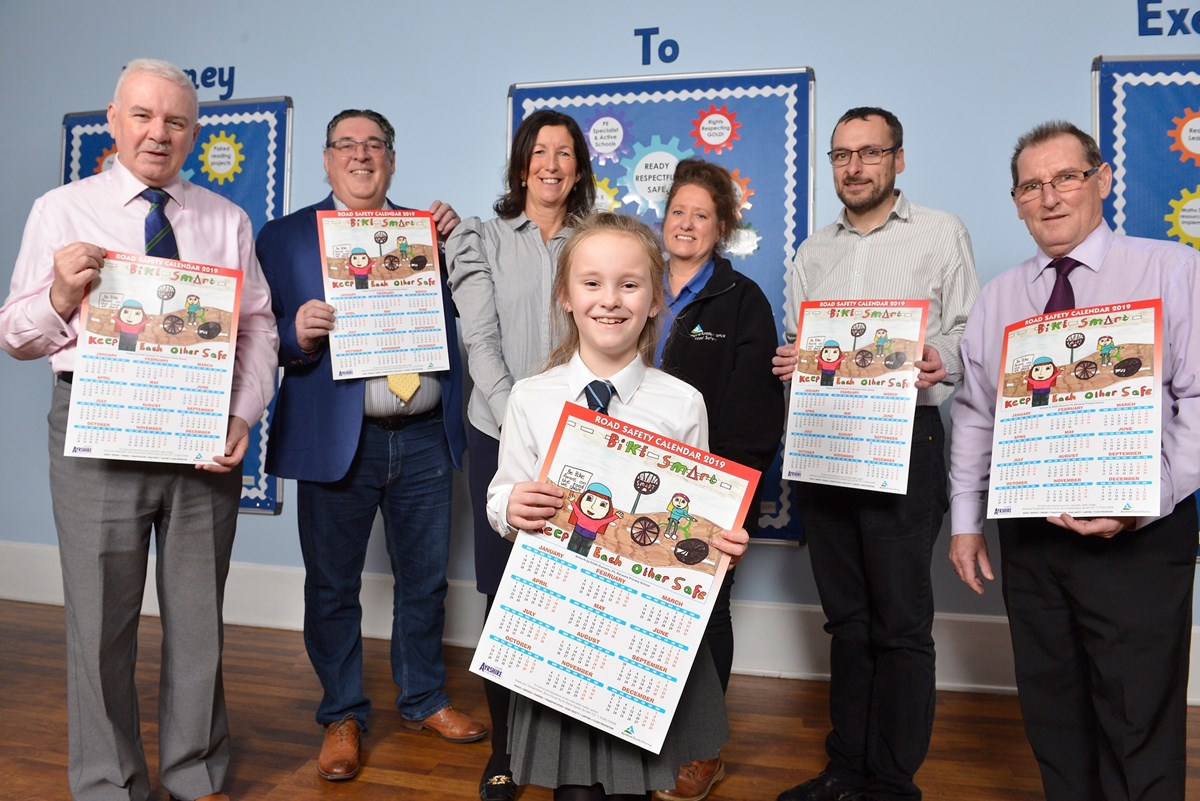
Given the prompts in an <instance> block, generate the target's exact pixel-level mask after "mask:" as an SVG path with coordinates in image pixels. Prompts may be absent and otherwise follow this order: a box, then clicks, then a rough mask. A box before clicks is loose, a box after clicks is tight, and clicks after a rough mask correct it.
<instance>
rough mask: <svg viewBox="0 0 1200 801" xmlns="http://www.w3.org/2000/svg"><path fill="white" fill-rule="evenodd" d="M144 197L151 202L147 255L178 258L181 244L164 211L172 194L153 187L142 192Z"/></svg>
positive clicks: (148, 217) (147, 223)
mask: <svg viewBox="0 0 1200 801" xmlns="http://www.w3.org/2000/svg"><path fill="white" fill-rule="evenodd" d="M142 197H144V198H145V199H146V200H148V201H149V202H150V211H149V212H148V213H147V214H146V255H147V256H157V257H159V258H162V259H178V258H179V245H177V244H175V231H174V230H172V228H171V221H170V220H168V219H167V213H166V211H164V207H165V206H166V205H167V200H168V199H169V198H170V195H168V194H167V193H166V192H164V191H162V190H161V189H154V188H153V187H151V188H148V189H146V190H145V191H144V192H142Z"/></svg>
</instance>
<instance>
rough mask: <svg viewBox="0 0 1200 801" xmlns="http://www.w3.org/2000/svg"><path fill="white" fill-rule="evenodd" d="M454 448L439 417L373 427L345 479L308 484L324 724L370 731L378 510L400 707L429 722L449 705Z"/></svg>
mask: <svg viewBox="0 0 1200 801" xmlns="http://www.w3.org/2000/svg"><path fill="white" fill-rule="evenodd" d="M451 470H452V467H451V463H450V450H449V447H448V446H447V444H446V434H445V429H444V427H443V423H442V418H441V416H440V415H436V416H434V417H432V418H430V419H428V420H423V421H421V422H417V423H413V424H412V425H410V426H407V427H405V428H402V429H398V430H394V431H386V430H384V429H382V428H379V427H378V426H376V425H375V424H373V423H371V422H364V423H363V427H362V433H361V434H360V436H359V441H358V453H357V454H356V455H355V457H354V461H353V462H352V463H351V465H350V469H349V470H348V471H347V473H346V475H345V476H344V477H343V478H342V479H341V480H339V481H335V482H330V483H321V482H313V481H300V482H298V484H299V487H298V493H297V494H298V503H297V512H298V516H299V519H300V521H299V522H300V550H301V552H302V553H303V554H304V568H305V578H304V644H305V647H306V648H307V649H308V658H309V660H310V661H311V662H312V665H313V669H314V670H315V671H316V673H317V678H318V679H320V681H321V687H322V688H323V689H324V691H325V694H324V697H323V698H322V699H321V705H320V707H318V709H317V722H318V723H320V724H321V725H328V724H330V723H332V722H334V721H337V720H340V719H342V718H344V717H346V716H347V715H349V716H352V717H353V718H355V719H356V720H357V721H358V723H359V725H360V726H362V727H363V728H364V730H365V728H366V726H367V717H368V715H369V714H370V712H371V702H370V700H369V699H368V698H367V697H366V696H365V695H364V694H363V687H362V627H361V623H362V606H361V605H360V604H359V599H358V595H359V590H360V589H361V587H362V570H363V562H364V560H365V558H366V552H367V542H368V540H369V539H370V536H371V528H372V526H373V525H374V522H375V513H376V510H378V511H379V512H381V513H382V515H383V530H384V537H385V541H386V543H387V552H388V557H389V559H390V561H391V567H392V576H393V578H394V579H395V586H394V588H393V591H392V652H391V656H392V679H393V681H395V682H396V686H398V687H399V688H400V694H399V696H398V697H397V698H396V706H397V707H399V709H400V714H401V715H403V716H404V717H405V718H408V719H409V720H422V719H424V718H426V717H428V716H430V715H432V714H433V713H435V712H437V711H438V710H440V709H442V708H444V707H446V706H449V705H450V699H449V698H447V696H446V692H445V685H446V666H445V663H444V661H443V659H442V629H443V625H444V623H445V599H446V563H447V560H448V558H449V543H450V489H451V481H452V473H451Z"/></svg>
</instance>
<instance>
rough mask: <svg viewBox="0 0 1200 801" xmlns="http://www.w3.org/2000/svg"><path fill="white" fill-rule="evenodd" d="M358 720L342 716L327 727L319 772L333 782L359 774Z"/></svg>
mask: <svg viewBox="0 0 1200 801" xmlns="http://www.w3.org/2000/svg"><path fill="white" fill-rule="evenodd" d="M358 740H359V738H358V721H357V720H355V719H354V718H342V719H341V720H338V721H334V722H333V723H330V724H329V725H328V726H326V727H325V739H324V740H322V741H321V755H320V756H319V757H317V773H319V774H321V778H323V779H328V780H329V781H331V782H341V781H345V780H346V779H353V778H354V777H355V776H357V775H358V768H359V759H358V755H359V747H358Z"/></svg>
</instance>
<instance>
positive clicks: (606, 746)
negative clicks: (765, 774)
mask: <svg viewBox="0 0 1200 801" xmlns="http://www.w3.org/2000/svg"><path fill="white" fill-rule="evenodd" d="M728 739H729V720H728V718H727V717H726V714H725V696H724V695H723V694H722V692H721V682H720V680H719V679H718V678H717V670H716V668H715V667H714V665H713V660H712V653H711V652H710V651H709V650H708V641H707V639H706V640H703V641H701V644H700V648H699V650H698V651H697V652H696V659H695V662H694V663H693V665H692V672H691V675H690V676H688V680H687V683H686V684H685V685H684V688H683V695H682V696H681V697H680V700H679V706H678V708H677V709H676V711H675V718H674V720H672V721H671V728H670V729H668V730H667V736H666V739H665V740H664V742H663V748H662V753H661V754H657V755H656V754H654V753H652V752H650V751H646V750H644V749H642V748H639V747H638V746H636V745H633V744H632V743H629V742H627V741H625V740H621V739H618V738H616V737H613V736H612V735H609V734H606V733H604V732H602V731H600V730H599V729H595V728H592V727H591V726H589V725H587V724H586V723H582V722H580V721H578V720H576V719H575V718H572V717H568V716H566V715H561V714H559V713H558V712H557V711H555V710H553V709H551V708H550V707H547V706H545V705H543V704H540V703H538V702H537V701H531V700H530V699H528V698H526V697H525V696H523V695H516V694H514V695H513V702H512V705H511V707H510V711H509V735H508V747H509V751H510V752H511V754H512V771H513V778H514V779H515V781H516V782H517V784H535V785H539V786H542V787H558V786H560V785H564V784H579V785H584V786H588V787H590V786H591V785H593V784H600V785H603V787H604V792H605V793H607V794H609V795H614V794H618V793H620V794H638V793H647V792H649V791H651V790H667V789H670V788H672V787H674V786H675V777H676V776H677V774H678V772H679V766H680V765H685V764H687V763H688V762H690V761H692V760H693V759H712V758H713V757H715V756H716V755H717V751H718V750H719V749H720V748H721V746H722V745H724V744H725V741H726V740H728Z"/></svg>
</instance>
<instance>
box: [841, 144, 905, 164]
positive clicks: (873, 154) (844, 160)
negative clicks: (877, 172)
mask: <svg viewBox="0 0 1200 801" xmlns="http://www.w3.org/2000/svg"><path fill="white" fill-rule="evenodd" d="M895 152H896V148H894V147H860V148H859V149H858V150H830V151H829V152H828V153H826V154H825V155H827V156H829V163H830V164H832V165H833V166H835V167H845V166H846V165H847V164H849V163H850V157H851V156H853V155H854V154H855V153H857V154H858V160H859V161H861V162H862V163H863V164H879V163H880V162H882V161H883V157H884V156H885V155H887V154H888V153H895Z"/></svg>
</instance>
